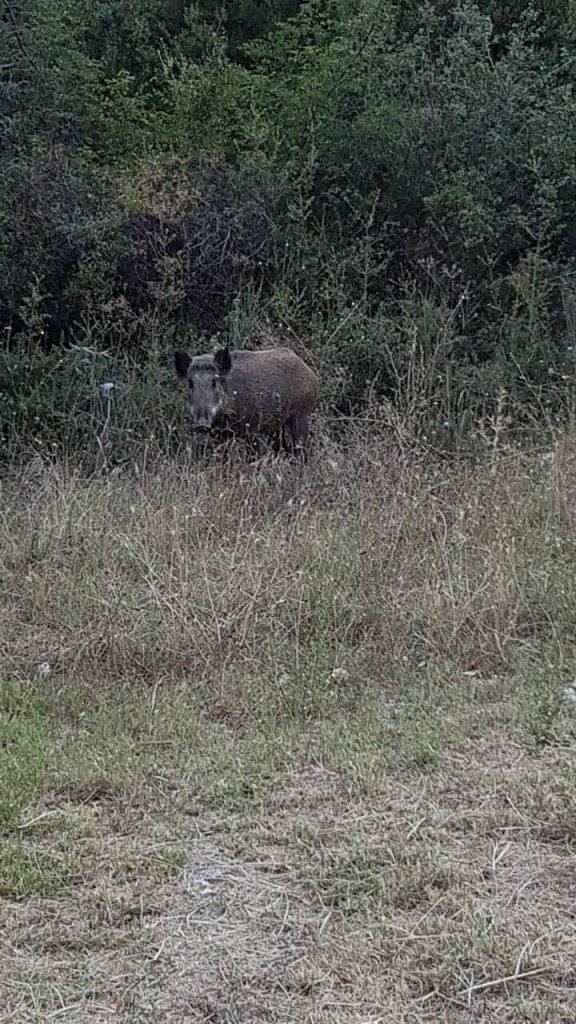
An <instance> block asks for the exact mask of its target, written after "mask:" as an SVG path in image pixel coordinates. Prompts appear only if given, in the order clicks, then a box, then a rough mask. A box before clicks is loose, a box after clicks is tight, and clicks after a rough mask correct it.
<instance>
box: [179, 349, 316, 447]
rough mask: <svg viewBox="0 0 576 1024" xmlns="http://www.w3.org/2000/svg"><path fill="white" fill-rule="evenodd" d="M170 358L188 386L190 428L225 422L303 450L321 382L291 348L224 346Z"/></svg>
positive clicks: (243, 432) (182, 353) (242, 433)
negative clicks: (206, 351) (193, 355)
mask: <svg viewBox="0 0 576 1024" xmlns="http://www.w3.org/2000/svg"><path fill="white" fill-rule="evenodd" d="M174 361H175V365H176V371H177V373H178V376H179V377H180V378H181V379H183V380H186V382H187V384H188V390H189V410H190V416H191V421H192V426H193V427H194V428H196V429H204V430H207V429H211V428H212V427H216V426H226V427H229V428H231V429H232V430H233V431H234V432H235V433H238V434H241V435H246V434H249V433H252V432H257V433H260V434H268V435H270V436H272V437H273V438H276V439H277V440H279V441H280V442H284V443H285V444H286V445H287V446H289V447H293V448H298V449H303V448H305V446H306V442H307V439H308V431H309V426H310V417H311V415H312V413H313V412H314V409H315V408H316V405H317V402H318V390H319V382H318V378H317V376H316V374H315V373H314V371H313V370H311V369H310V367H309V366H307V365H306V363H305V362H303V360H302V359H300V357H299V356H297V355H296V353H295V352H292V350H291V349H288V348H270V349H262V350H260V351H256V352H250V351H246V350H239V351H232V352H231V351H230V350H229V349H228V348H223V349H219V350H218V351H217V352H215V353H214V354H211V353H205V354H203V355H199V356H195V357H194V358H192V359H191V358H190V357H189V356H188V355H187V354H186V353H184V352H176V353H175V355H174Z"/></svg>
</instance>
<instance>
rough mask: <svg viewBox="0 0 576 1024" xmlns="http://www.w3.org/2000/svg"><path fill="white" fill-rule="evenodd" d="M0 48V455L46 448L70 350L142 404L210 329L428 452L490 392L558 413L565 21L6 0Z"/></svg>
mask: <svg viewBox="0 0 576 1024" xmlns="http://www.w3.org/2000/svg"><path fill="white" fill-rule="evenodd" d="M4 24H5V33H4V60H3V64H2V70H1V71H0V85H1V90H2V91H1V95H0V104H1V113H2V119H1V120H0V143H1V146H0V178H1V181H2V186H1V187H0V328H1V329H2V331H3V332H4V333H3V339H4V352H3V356H2V360H3V362H2V379H1V382H0V395H2V399H1V400H2V402H3V408H2V410H1V412H2V420H3V424H4V426H3V436H4V438H5V439H6V438H9V439H10V446H11V450H14V443H15V438H16V436H17V435H20V436H21V437H27V438H30V437H32V436H33V435H34V431H33V430H32V429H31V427H30V423H35V422H36V418H37V417H38V418H39V419H40V421H41V422H42V423H43V428H42V429H43V430H44V432H45V437H46V439H48V438H52V439H53V440H55V441H56V442H58V443H59V441H60V438H61V435H62V431H63V429H64V427H63V425H64V423H69V422H70V415H69V414H70V413H71V410H72V408H74V409H78V408H79V406H78V402H77V400H76V398H75V397H74V395H73V392H74V389H73V387H72V385H69V384H68V383H66V381H67V380H68V377H67V376H66V374H68V375H70V373H71V378H72V379H73V380H76V379H77V378H78V375H77V370H78V365H77V363H78V360H77V359H76V357H74V356H72V355H71V354H70V351H69V349H70V346H71V345H84V346H85V347H88V348H93V349H94V350H95V351H101V350H102V349H105V350H106V351H109V352H110V353H111V357H110V358H113V359H114V360H117V361H118V362H117V368H118V369H117V372H118V374H119V377H118V379H119V380H121V378H122V374H123V373H129V374H130V375H132V376H131V379H133V380H134V381H135V380H136V379H137V378H138V379H141V380H142V381H148V385H147V386H150V387H153V388H156V387H157V386H159V383H158V382H159V379H160V378H159V376H158V374H159V373H160V371H159V370H158V371H157V370H154V369H153V367H163V368H164V369H162V372H161V373H160V377H162V374H164V373H168V372H169V362H170V350H171V348H172V347H173V345H174V344H175V343H176V341H177V340H178V343H180V342H182V343H184V342H185V343H187V344H189V345H191V346H192V347H193V346H196V345H200V344H204V343H205V342H201V340H200V335H201V334H202V333H207V334H208V335H210V334H214V333H216V332H218V331H220V332H223V333H224V332H228V333H229V334H230V335H231V336H232V338H233V340H234V342H235V343H237V344H248V345H249V344H258V343H259V339H260V338H262V337H264V336H266V337H270V335H272V337H274V338H277V339H278V340H282V341H287V342H288V343H290V342H293V343H298V344H303V345H304V346H305V347H306V348H307V349H308V350H309V352H310V354H311V357H312V358H313V359H314V360H315V362H316V363H317V364H318V365H319V366H320V367H321V369H322V371H323V377H324V380H325V388H324V395H325V399H326V402H327V404H328V405H329V406H331V407H332V408H333V409H334V410H342V409H346V408H349V407H350V405H351V404H353V405H358V404H361V403H362V402H364V401H366V400H367V398H368V397H370V398H371V399H372V400H374V399H382V400H384V401H385V402H387V403H393V404H394V405H395V406H396V408H397V409H399V410H402V411H403V413H404V414H408V413H409V414H410V416H411V417H412V419H413V421H414V425H415V427H416V426H419V427H420V428H422V427H425V429H426V430H428V431H429V430H430V429H432V430H436V431H442V430H447V429H449V430H450V431H453V430H454V431H456V433H458V435H460V433H462V432H463V431H464V430H465V428H467V427H468V426H469V425H471V424H474V423H475V422H477V421H478V419H479V417H481V416H483V415H485V414H488V413H489V412H490V410H491V409H494V408H495V407H496V405H497V404H498V407H499V408H501V407H502V401H503V398H502V396H503V395H506V405H507V409H508V410H509V416H510V419H511V420H526V418H528V419H534V418H537V417H538V416H541V415H542V413H545V414H546V415H547V416H548V415H550V414H553V415H555V414H557V413H561V412H562V410H563V409H565V408H566V405H567V403H569V402H570V400H571V389H572V383H573V379H574V355H573V353H574V333H575V332H574V308H575V306H574V295H575V283H574V265H575V259H576V214H575V212H574V211H575V210H576V203H575V199H576V97H575V95H574V84H575V79H574V67H575V65H574V61H573V58H572V57H571V55H570V49H569V47H570V46H571V44H572V42H573V40H574V35H575V28H576V23H575V21H574V16H573V11H572V8H571V5H570V4H569V3H568V2H566V3H556V4H549V3H547V2H545V0H539V2H538V3H534V5H533V6H532V7H531V8H530V9H527V8H526V7H525V5H524V4H519V3H518V4H517V3H512V4H506V5H504V4H499V3H496V2H495V0H478V2H472V0H464V2H462V3H459V2H455V0H436V2H434V3H425V2H422V0H411V2H410V3H407V4H399V3H397V2H394V0H389V2H387V3H381V2H379V0H304V2H302V3H297V2H291V0H277V2H274V3H270V4H266V5H263V4H255V3H252V2H248V0H237V2H236V0H235V2H232V3H230V4H227V5H225V6H224V7H222V6H221V5H219V4H216V3H208V2H201V3H199V4H196V5H189V4H188V3H185V2H184V0H146V2H145V3H143V4H139V5H138V9H137V11H135V10H134V5H133V4H131V3H128V2H127V0H109V2H108V3H107V4H105V5H94V4H92V3H89V2H88V0H58V2H50V3H49V2H48V0H29V2H27V3H26V4H23V3H20V2H18V0H6V3H5V18H4ZM31 311H33V313H32V312H31ZM53 348H55V349H56V351H55V352H54V353H52V352H51V350H52V349H53ZM72 351H77V350H72ZM45 360H49V362H48V363H46V362H45ZM126 360H129V363H128V362H126ZM115 365H116V364H115ZM56 367H60V369H59V370H57V369H56ZM71 367H72V368H74V367H75V369H74V370H73V372H71V369H70V368H71ZM63 375H64V376H63ZM139 375H140V376H139ZM52 378H53V381H54V383H53V385H52V384H50V388H52V390H50V389H49V390H48V391H47V390H46V389H47V387H48V384H47V381H48V379H50V380H52ZM78 379H79V378H78ZM39 382H41V383H39ZM142 386H144V385H142ZM82 387H83V388H84V384H83V385H82ZM81 390H82V389H81ZM160 390H161V386H160ZM82 393H83V394H84V395H85V394H86V391H85V390H84V391H83V392H82ZM91 394H92V392H91ZM131 394H133V395H134V396H135V395H136V394H138V396H139V397H138V400H139V401H141V402H142V409H143V410H146V417H149V416H151V417H152V418H154V417H156V418H157V419H158V421H159V418H160V417H161V416H164V415H165V414H166V407H165V403H164V400H159V401H158V402H154V401H153V399H152V398H151V397H149V398H144V396H143V394H142V395H141V393H140V391H139V390H138V388H136V387H135V386H133V387H132V388H131ZM98 400H99V399H98ZM78 401H80V399H79V400H78ZM84 401H88V400H87V399H86V400H85V399H84V398H82V399H81V401H80V406H81V405H82V402H84ZM90 401H92V398H91V399H90ZM130 407H131V408H132V407H133V415H134V424H133V425H132V426H131V427H130V429H132V430H133V431H137V430H138V429H139V426H138V423H139V422H144V420H142V421H140V420H139V414H138V412H137V409H136V403H135V402H131V403H130ZM115 408H116V406H115ZM126 408H127V406H125V409H126ZM43 410H44V411H43ZM44 413H45V414H44ZM126 415H127V413H126ZM131 415H132V413H131ZM30 417H31V419H30ZM80 419H82V417H80ZM146 422H149V419H147V420H146ZM446 424H448V427H446ZM123 428H125V429H128V425H127V421H126V420H125V421H124V427H123ZM119 430H120V421H118V431H119ZM72 433H73V434H74V432H72ZM70 436H72V435H70ZM74 436H75V437H76V440H79V435H78V436H76V434H74ZM115 436H116V437H117V438H119V433H118V432H117V433H116V435H115Z"/></svg>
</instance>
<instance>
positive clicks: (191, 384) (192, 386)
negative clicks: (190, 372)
mask: <svg viewBox="0 0 576 1024" xmlns="http://www.w3.org/2000/svg"><path fill="white" fill-rule="evenodd" d="M188 387H189V388H190V391H193V390H194V381H193V380H192V378H191V377H189V378H188Z"/></svg>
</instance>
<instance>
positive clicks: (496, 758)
mask: <svg viewBox="0 0 576 1024" xmlns="http://www.w3.org/2000/svg"><path fill="white" fill-rule="evenodd" d="M575 517H576V442H575V441H573V440H572V439H571V438H570V437H564V438H560V439H558V441H557V442H556V444H555V445H554V446H553V447H552V448H551V449H550V451H547V452H543V453H535V452H531V453H528V454H522V453H519V452H514V451H508V452H507V451H502V452H498V451H495V452H493V453H488V454H487V456H486V457H485V458H483V459H479V460H477V461H476V462H475V463H474V464H471V463H470V464H455V463H448V462H444V463H442V462H438V461H433V460H432V459H430V457H429V456H427V455H426V453H422V454H418V453H414V452H411V453H409V454H407V453H404V452H403V451H402V450H401V447H399V446H398V445H396V444H393V443H391V442H389V441H386V440H385V439H378V438H374V437H373V436H371V433H370V430H369V428H366V430H364V431H363V430H362V429H360V428H359V429H358V432H357V435H356V436H355V437H354V438H353V439H351V440H349V441H348V442H347V444H346V445H345V446H342V447H339V446H337V445H334V446H333V447H331V448H328V449H327V450H325V451H323V452H321V453H319V454H317V455H314V456H313V457H312V460H311V462H310V464H309V465H308V466H307V467H305V468H303V469H302V468H300V467H297V466H293V465H291V464H290V463H289V462H287V461H284V460H278V459H269V460H267V459H264V460H262V461H260V462H258V463H253V464H250V463H249V462H247V461H246V460H245V459H244V458H243V457H242V456H241V455H239V454H238V455H235V454H232V455H231V456H230V457H229V458H227V459H225V458H223V459H220V458H215V459H214V460H213V461H211V462H206V463H198V462H196V463H193V462H190V463H189V464H175V463H174V464H169V463H166V462H164V463H163V464H161V463H158V464H149V465H148V466H147V467H144V468H141V469H140V471H139V472H138V473H136V472H131V473H128V472H118V473H117V474H116V475H114V474H110V475H108V476H106V477H101V478H94V479H92V480H89V481H87V480H86V479H83V478H82V477H81V476H79V475H77V474H75V473H74V472H73V471H72V469H70V468H67V469H66V468H63V467H53V466H48V465H42V464H41V463H38V464H35V463H33V464H31V465H29V466H28V467H27V468H26V469H25V470H23V471H22V472H21V473H19V474H17V475H13V476H12V477H10V478H8V479H5V480H4V481H2V483H1V484H0V684H1V701H0V842H1V846H0V1020H1V1021H2V1022H3V1024H8V1022H10V1024H12V1022H13V1024H37V1022H42V1024H43V1022H50V1021H57V1022H59V1021H62V1022H66V1024H85V1022H86V1024H88V1022H90V1024H112V1022H117V1021H127V1022H128V1021H131V1022H137V1024H184V1022H205V1024H208V1022H210V1024H264V1022H271V1024H272V1022H273V1024H279V1022H309V1024H380V1022H381V1024H416V1022H438V1021H441V1022H449V1024H471V1022H476V1021H494V1022H499V1024H519V1022H530V1024H545V1022H548V1024H573V1022H574V1021H575V1020H576V912H575V907H576V745H575V740H576V703H575V701H576V689H575V690H572V689H571V687H572V686H573V685H574V684H575V681H576V646H575V641H576V518H575Z"/></svg>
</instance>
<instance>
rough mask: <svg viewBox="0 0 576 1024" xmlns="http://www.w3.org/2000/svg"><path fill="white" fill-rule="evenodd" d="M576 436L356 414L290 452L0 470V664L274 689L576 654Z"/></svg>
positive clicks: (25, 671)
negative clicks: (444, 433) (405, 436)
mask: <svg viewBox="0 0 576 1024" xmlns="http://www.w3.org/2000/svg"><path fill="white" fill-rule="evenodd" d="M575 452H576V449H575V445H574V442H573V440H572V438H571V437H564V438H562V439H559V440H558V441H557V442H556V444H555V446H554V447H553V449H551V450H550V451H548V452H546V453H543V454H540V455H539V454H537V453H536V454H534V453H531V454H522V453H521V452H518V451H509V452H503V453H502V454H500V455H498V454H496V456H495V455H494V453H491V454H490V456H489V458H487V459H486V460H484V461H483V460H479V461H477V462H476V464H474V465H471V464H455V463H448V462H444V463H442V462H434V461H432V460H431V459H430V457H429V456H427V455H426V453H425V452H421V453H419V454H418V453H416V454H415V453H414V452H411V453H406V452H405V451H403V450H402V448H401V447H398V446H397V445H395V444H394V442H393V441H390V440H389V439H386V438H383V437H377V436H375V435H374V433H373V431H372V429H371V428H370V427H365V428H363V427H361V426H360V427H358V428H357V430H356V432H355V435H354V436H353V437H352V438H349V439H348V440H347V442H346V443H345V444H342V445H340V446H338V445H335V444H333V445H332V446H325V450H324V451H323V452H322V453H318V454H316V455H315V456H314V457H313V459H312V461H311V463H310V465H309V466H308V467H306V468H304V469H301V468H299V467H295V466H293V465H292V464H290V463H289V462H287V461H285V460H278V459H265V460H263V461H260V462H258V463H252V464H251V463H249V462H247V461H246V460H245V458H244V457H243V456H242V455H241V454H238V453H237V454H234V453H232V455H229V456H228V458H219V457H217V456H215V457H214V461H212V462H211V463H208V464H206V463H203V464H200V463H198V462H196V463H194V462H189V463H187V464H183V463H167V462H160V461H159V462H157V463H156V464H155V465H152V466H150V465H149V466H148V468H147V469H146V470H145V471H144V472H142V473H140V474H139V475H135V474H132V475H130V474H124V475H118V476H114V475H112V476H108V477H106V478H100V479H92V480H85V479H82V478H80V477H79V476H77V475H75V474H74V473H73V472H72V471H70V469H68V470H66V471H65V470H63V469H62V468H60V467H59V466H54V465H48V464H41V463H33V464H30V465H29V466H28V467H27V469H26V471H24V472H23V473H22V474H20V475H19V476H18V478H17V479H14V478H13V479H7V480H5V481H4V482H3V483H2V510H1V518H0V575H1V578H2V581H3V585H2V589H1V592H0V644H1V647H0V651H1V659H2V667H1V671H2V673H3V675H5V676H10V677H17V678H21V679H26V680H33V679H34V678H36V677H37V675H38V671H39V668H38V666H40V665H42V664H46V665H49V666H50V673H51V676H52V678H53V679H54V680H58V681H59V682H60V684H61V685H62V686H66V685H67V683H68V682H69V681H70V680H74V681H75V682H76V683H82V682H84V683H86V684H87V685H89V686H94V687H102V686H104V687H118V686H120V685H122V684H123V683H126V682H137V683H138V684H139V685H141V686H146V685H154V684H157V683H158V681H159V680H161V681H168V680H171V679H176V680H183V681H186V682H187V683H188V685H189V686H190V687H191V688H193V689H194V690H195V691H197V692H198V694H199V695H201V696H202V697H203V698H204V697H206V698H210V699H211V698H212V696H213V695H216V694H218V695H219V697H220V698H222V697H224V695H226V694H228V695H230V694H236V696H237V695H238V692H239V688H240V690H241V691H242V693H244V696H246V693H247V692H248V690H249V689H250V687H253V688H255V689H254V695H255V696H256V694H258V695H259V696H260V698H262V699H265V700H266V701H269V700H272V701H274V700H276V696H275V695H276V694H277V693H278V692H280V691H282V689H283V688H286V687H287V686H288V688H290V685H291V684H292V682H295V681H298V680H299V681H300V683H299V685H301V686H305V687H306V689H307V690H308V691H309V693H310V694H312V695H313V694H314V693H315V692H317V691H318V689H319V688H320V689H321V688H322V687H323V686H330V685H332V683H331V682H330V680H331V678H332V674H333V672H334V670H342V672H341V674H342V676H343V674H344V672H345V673H346V680H347V682H346V684H345V685H344V684H342V688H343V691H345V692H346V693H348V695H349V696H350V697H352V695H353V693H354V692H356V690H359V689H364V688H366V687H370V686H375V687H382V686H385V685H387V683H388V681H390V680H392V679H394V678H395V677H396V676H398V673H400V674H402V673H406V672H413V671H419V670H422V669H423V668H424V667H426V668H427V669H429V668H431V667H433V666H438V667H441V666H443V665H446V664H452V665H454V666H458V667H459V668H461V669H463V670H465V671H470V672H472V671H477V672H479V673H483V672H494V671H501V670H505V669H506V668H509V667H510V666H511V665H512V664H513V663H514V662H515V660H516V659H517V658H518V657H522V658H531V657H535V656H539V655H541V654H542V652H543V651H544V650H546V651H547V652H554V654H555V655H556V656H557V657H558V658H560V660H562V659H564V660H566V659H570V657H571V654H570V645H571V644H572V642H573V640H574V622H575V621H576V618H575V613H576V587H575V583H574V580H575V578H576V576H575V572H574V569H575V551H574V539H575V538H574V517H573V507H574V496H575V493H576V459H575ZM336 675H338V672H337V673H336ZM246 688H248V690H247V689H246ZM243 699H244V698H243ZM246 699H248V698H246Z"/></svg>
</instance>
